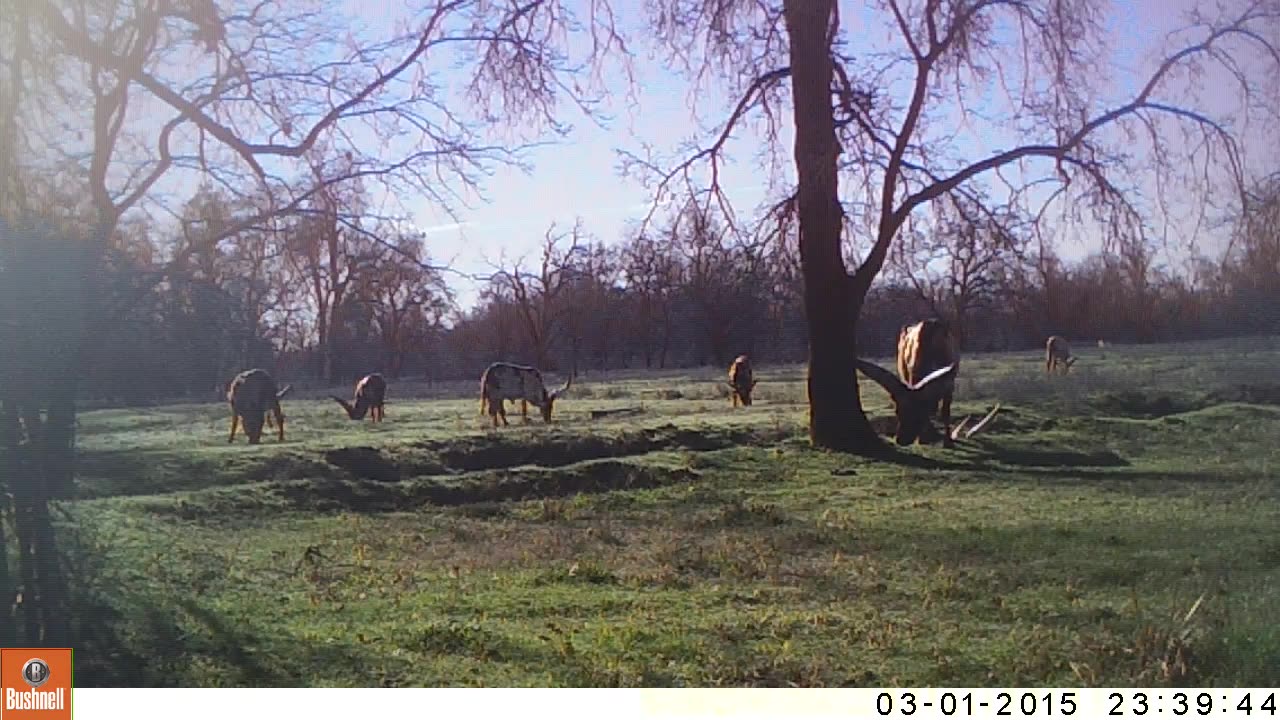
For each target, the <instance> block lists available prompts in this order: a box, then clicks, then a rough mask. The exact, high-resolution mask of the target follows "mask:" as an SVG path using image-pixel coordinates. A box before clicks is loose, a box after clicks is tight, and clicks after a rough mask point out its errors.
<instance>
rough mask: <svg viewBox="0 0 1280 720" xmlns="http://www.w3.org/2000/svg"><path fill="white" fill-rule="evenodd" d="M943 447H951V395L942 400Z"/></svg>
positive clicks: (948, 394)
mask: <svg viewBox="0 0 1280 720" xmlns="http://www.w3.org/2000/svg"><path fill="white" fill-rule="evenodd" d="M942 433H943V434H942V446H943V447H951V446H952V445H953V443H952V441H951V394H950V393H947V395H946V397H944V398H942Z"/></svg>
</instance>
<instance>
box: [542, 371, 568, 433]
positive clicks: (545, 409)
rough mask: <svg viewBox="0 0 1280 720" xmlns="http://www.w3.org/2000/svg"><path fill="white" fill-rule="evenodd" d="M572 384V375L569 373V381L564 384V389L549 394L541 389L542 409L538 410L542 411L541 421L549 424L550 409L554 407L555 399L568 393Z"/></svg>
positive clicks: (544, 389)
mask: <svg viewBox="0 0 1280 720" xmlns="http://www.w3.org/2000/svg"><path fill="white" fill-rule="evenodd" d="M572 384H573V373H569V380H568V382H566V383H565V384H564V387H562V388H560V389H559V390H552V391H551V392H547V390H546V388H543V390H542V407H541V408H540V409H541V410H542V419H543V421H545V422H551V408H552V406H554V405H555V403H556V399H557V398H559V397H560V396H561V395H564V394H565V393H566V392H568V390H569V386H570V385H572Z"/></svg>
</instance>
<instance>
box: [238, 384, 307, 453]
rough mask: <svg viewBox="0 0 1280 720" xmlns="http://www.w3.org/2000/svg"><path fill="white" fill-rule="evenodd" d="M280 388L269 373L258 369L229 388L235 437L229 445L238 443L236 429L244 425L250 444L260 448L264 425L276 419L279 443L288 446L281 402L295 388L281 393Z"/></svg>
mask: <svg viewBox="0 0 1280 720" xmlns="http://www.w3.org/2000/svg"><path fill="white" fill-rule="evenodd" d="M276 387H277V386H276V381H275V378H273V377H271V375H270V374H269V373H267V371H266V370H260V369H257V368H255V369H253V370H245V371H244V372H242V373H240V374H239V375H237V376H235V378H234V379H233V380H232V381H231V383H230V384H229V385H228V386H227V402H228V403H230V404H231V436H230V437H228V438H227V442H228V443H233V442H235V441H236V425H237V423H238V422H243V423H244V434H245V435H246V436H248V438H249V444H250V445H257V444H258V443H259V442H260V441H261V440H262V426H263V423H264V421H265V422H267V423H268V424H269V423H270V418H271V417H272V416H274V417H275V425H276V427H277V428H278V433H279V434H278V437H279V440H280V442H284V412H283V411H282V410H281V409H280V399H281V398H283V397H284V396H285V395H286V394H287V393H288V392H289V391H290V390H291V389H293V386H292V385H285V386H284V388H283V389H280V390H277V389H276ZM268 413H270V415H268Z"/></svg>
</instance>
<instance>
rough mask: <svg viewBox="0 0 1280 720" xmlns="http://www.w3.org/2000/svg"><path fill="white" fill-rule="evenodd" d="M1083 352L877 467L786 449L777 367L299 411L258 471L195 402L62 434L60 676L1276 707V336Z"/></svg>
mask: <svg viewBox="0 0 1280 720" xmlns="http://www.w3.org/2000/svg"><path fill="white" fill-rule="evenodd" d="M1081 355H1082V358H1081V360H1080V361H1079V362H1078V363H1077V364H1076V366H1075V368H1074V371H1073V373H1072V374H1071V375H1070V376H1068V377H1058V378H1051V379H1047V378H1045V377H1044V376H1043V366H1042V356H1041V355H1040V354H1039V353H1031V352H1028V353H1019V354H1003V355H978V356H972V357H966V358H965V360H964V365H963V368H962V371H961V372H962V378H961V382H960V386H959V391H958V395H957V407H956V410H955V412H956V414H957V417H961V416H963V415H964V414H976V413H981V412H983V411H985V410H986V409H987V408H988V407H989V406H990V404H991V403H993V402H995V401H1000V402H1002V403H1003V407H1004V410H1003V411H1002V412H1001V414H1000V416H998V418H997V420H996V422H995V424H994V425H993V426H992V428H991V429H990V431H989V432H987V433H984V434H983V435H980V436H978V437H975V438H974V439H973V441H971V442H969V443H966V444H963V445H961V446H960V447H958V448H956V449H954V450H951V451H948V450H944V449H942V448H939V447H925V448H922V447H914V448H909V449H905V450H899V451H896V452H895V453H893V454H892V455H890V456H889V457H886V458H883V459H878V460H870V459H862V458H853V457H847V456H841V455H836V454H829V453H824V452H818V451H814V450H812V449H810V448H809V447H808V446H807V441H806V440H805V438H804V422H805V407H804V405H803V402H804V384H803V378H804V372H803V368H799V367H782V368H773V367H766V368H761V369H760V370H759V371H758V374H759V375H760V376H761V382H760V385H759V387H758V388H757V398H758V400H757V404H756V405H755V406H754V407H752V408H750V409H743V408H739V409H737V410H732V409H731V408H730V406H729V401H728V395H727V390H725V389H723V384H722V383H721V382H720V381H721V376H722V374H723V373H722V372H720V371H718V370H711V369H708V370H707V371H705V372H699V373H697V374H693V375H690V374H680V373H647V374H646V373H629V374H623V373H619V374H617V375H615V376H612V377H609V378H607V379H602V378H592V377H587V378H581V379H580V380H579V381H578V382H577V383H575V386H574V389H573V391H572V392H571V393H570V394H569V395H568V396H567V397H566V398H565V399H564V400H563V401H562V403H561V404H560V407H558V408H557V418H556V421H555V422H554V423H553V424H552V425H551V426H547V425H544V424H543V423H542V422H541V420H540V419H538V418H536V417H531V422H530V423H529V424H528V425H527V426H525V425H522V424H521V423H520V421H519V419H518V413H517V414H516V415H512V416H511V420H512V427H510V428H504V429H501V430H499V431H496V432H495V431H490V430H488V429H486V428H485V423H486V420H487V418H482V417H480V416H479V415H478V414H477V413H478V399H477V398H476V397H474V391H475V388H474V385H475V383H466V384H459V385H458V387H457V388H456V392H455V393H450V392H449V391H448V390H446V391H438V390H437V391H435V392H434V395H435V396H436V397H433V398H431V399H415V398H414V397H412V396H411V395H413V394H423V395H425V392H421V393H419V390H420V388H415V387H414V386H413V385H412V384H410V383H399V384H393V385H392V388H391V394H390V404H389V405H388V410H387V422H386V423H384V424H383V425H382V426H372V425H370V424H368V423H367V422H366V423H355V422H351V421H349V420H347V419H346V418H345V416H343V415H342V414H341V411H340V409H339V408H338V407H337V405H336V404H335V403H333V402H332V401H326V400H323V399H321V398H322V397H323V395H322V394H321V393H319V392H317V393H315V394H314V395H310V394H308V393H306V392H300V394H299V397H297V398H294V397H290V398H289V399H287V400H286V402H285V411H286V413H287V414H288V425H287V432H288V437H287V438H286V442H285V443H284V444H279V443H276V442H275V440H274V436H272V437H271V438H270V439H267V440H265V441H264V444H262V445H261V446H258V447H249V446H246V445H244V444H243V441H241V442H240V443H237V444H236V445H234V446H228V445H227V443H226V435H225V433H226V432H227V429H228V424H229V418H228V417H227V410H226V408H225V405H224V404H220V403H209V404H206V405H184V406H171V407H163V408H156V409H150V410H146V411H140V410H110V411H98V412H91V413H86V414H84V415H82V416H81V418H80V423H81V431H80V432H81V435H80V438H81V440H80V455H81V457H80V492H81V494H82V498H81V499H79V500H77V501H76V502H73V503H69V504H68V505H67V507H66V510H67V513H66V516H65V521H64V525H63V526H62V528H61V530H60V532H61V533H62V539H61V542H62V544H63V547H64V548H65V549H66V550H67V551H68V553H69V554H70V556H71V559H72V561H73V563H74V569H75V572H76V577H77V578H78V579H79V581H80V583H81V584H80V586H79V587H78V590H77V603H79V608H80V609H79V613H80V615H79V622H80V630H81V631H82V632H83V633H84V634H85V639H84V640H83V641H82V643H81V645H80V646H78V647H77V650H78V652H77V662H78V666H79V667H78V668H77V669H78V670H79V671H80V672H78V673H77V678H78V679H79V680H81V681H82V684H85V685H184V686H227V685H237V686H243V685H307V686H313V685H353V686H377V685H487V686H492V685H521V686H524V685H547V684H550V685H589V686H600V685H604V686H612V685H631V686H633V685H650V686H653V685H662V686H668V685H771V686H779V685H792V684H794V685H802V686H813V685H877V686H879V685H949V686H971V685H990V684H1001V685H1029V686H1046V685H1047V686H1060V685H1070V686H1075V685H1123V686H1130V685H1165V684H1172V685H1255V686H1256V685H1263V684H1270V683H1273V682H1274V680H1275V674H1274V673H1275V668H1276V667H1280V628H1278V626H1277V625H1276V623H1275V618H1277V617H1280V530H1277V528H1280V504H1278V503H1277V502H1276V501H1277V500H1278V499H1280V497H1278V496H1280V486H1278V484H1277V481H1276V474H1277V473H1276V469H1277V468H1280V443H1277V438H1280V406H1278V405H1277V403H1278V402H1280V385H1277V381H1278V376H1277V374H1276V372H1275V371H1274V368H1275V367H1277V366H1278V365H1280V341H1277V340H1276V339H1265V338H1264V339H1257V340H1252V341H1235V342H1230V343H1228V342H1219V343H1206V344H1199V345H1179V346H1162V347H1126V348H1108V349H1107V350H1105V351H1100V350H1096V349H1086V350H1084V351H1083V352H1081ZM864 389H865V391H866V405H867V407H868V408H869V409H870V410H871V412H872V414H873V415H875V416H880V417H883V416H886V415H887V414H888V411H887V399H886V397H885V396H884V394H883V393H882V392H881V391H880V390H879V388H875V387H874V386H869V385H868V384H867V383H864ZM450 395H452V396H450ZM641 406H642V407H643V411H642V412H640V413H638V414H635V415H631V416H614V417H615V419H608V418H605V419H598V420H593V419H591V418H590V414H589V413H590V411H591V410H600V409H609V408H622V407H641ZM1193 608H1194V611H1193Z"/></svg>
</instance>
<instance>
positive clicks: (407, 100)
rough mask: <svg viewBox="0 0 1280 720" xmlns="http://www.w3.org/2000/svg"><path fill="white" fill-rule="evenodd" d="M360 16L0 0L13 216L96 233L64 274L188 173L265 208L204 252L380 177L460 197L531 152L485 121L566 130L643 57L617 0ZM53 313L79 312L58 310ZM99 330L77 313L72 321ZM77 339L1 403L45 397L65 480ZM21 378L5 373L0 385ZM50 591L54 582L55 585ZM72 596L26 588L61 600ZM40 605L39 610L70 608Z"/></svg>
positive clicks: (0, 145) (215, 237)
mask: <svg viewBox="0 0 1280 720" xmlns="http://www.w3.org/2000/svg"><path fill="white" fill-rule="evenodd" d="M353 20H354V19H352V18H343V17H341V15H340V14H339V13H338V12H335V10H334V8H333V7H332V6H331V5H329V4H325V3H320V2H318V1H315V0H285V1H283V2H275V3H258V2H254V1H252V0H229V1H228V2H225V3H217V4H215V2H214V1H213V0H191V1H190V2H162V1H159V0H143V1H140V2H133V3H119V2H115V1H114V0H67V1H66V2H58V3H53V2H35V3H28V2H18V3H11V4H9V5H6V8H5V11H4V12H2V13H0V68H3V70H4V72H0V76H3V79H2V80H0V101H2V102H0V157H3V160H0V176H3V179H0V212H3V213H6V214H10V213H17V212H32V213H37V214H45V215H51V216H55V219H57V220H59V221H64V222H66V223H67V224H68V226H67V227H62V228H55V229H54V231H51V232H70V231H71V230H80V231H82V234H84V235H86V236H87V237H88V239H89V242H87V243H82V244H81V245H82V247H83V251H84V253H85V255H84V257H82V258H81V257H77V258H75V260H74V262H68V263H66V267H69V268H79V269H81V270H83V274H82V275H81V277H88V278H90V279H91V280H92V279H93V278H95V277H97V274H96V273H95V272H94V271H93V270H92V268H94V267H96V266H97V265H98V264H99V263H100V262H101V258H102V256H103V254H104V253H105V252H106V248H107V247H108V243H109V240H110V238H111V237H112V235H113V231H114V229H115V228H116V227H117V226H118V225H119V223H120V222H121V220H122V218H123V217H124V215H125V214H126V213H128V212H130V211H134V210H142V209H144V208H146V209H151V208H158V207H161V206H162V203H159V202H157V201H158V200H159V198H160V197H161V194H160V192H159V190H160V189H161V180H162V179H163V178H166V177H167V176H169V175H170V174H171V173H173V172H174V171H178V172H179V174H180V173H181V172H184V171H185V172H187V173H199V174H200V175H202V176H204V177H205V178H207V179H210V180H211V182H213V183H214V184H215V185H217V186H219V187H221V188H223V189H225V190H228V191H230V192H233V193H236V192H240V193H256V194H263V195H266V196H267V197H268V198H270V200H271V202H269V203H266V204H265V205H264V206H262V207H261V208H260V210H259V211H258V212H254V213H251V214H250V215H249V216H247V217H240V218H237V222H234V223H230V224H228V225H227V226H226V227H225V228H223V230H222V232H221V233H218V234H210V235H208V236H206V237H205V238H204V240H205V241H206V242H207V243H217V242H221V241H222V240H225V239H226V238H231V237H234V236H235V235H236V234H238V233H239V232H240V231H242V230H245V229H248V228H252V227H255V226H258V225H259V224H261V223H262V222H263V221H264V220H268V219H270V218H275V217H280V216H284V215H289V214H291V213H294V212H296V211H298V210H300V209H303V208H306V207H308V205H309V203H311V201H312V199H313V198H315V197H316V196H317V195H318V194H319V193H321V192H322V191H324V189H325V188H327V187H329V186H331V185H334V184H340V183H348V182H350V181H352V180H355V179H362V180H364V181H366V182H368V183H374V182H376V183H379V184H380V185H381V186H382V188H383V190H385V191H386V192H387V194H388V196H389V197H392V198H394V197H398V196H400V195H403V194H405V193H406V191H414V192H415V193H422V194H425V195H426V196H427V197H430V198H432V199H433V200H435V201H436V202H437V203H438V204H441V205H443V206H445V207H452V206H453V205H454V204H455V203H456V202H457V201H458V200H459V199H460V198H461V197H463V195H462V193H463V191H464V190H465V189H467V188H471V189H473V190H474V189H475V188H476V185H477V182H478V180H479V179H480V177H482V175H483V173H484V172H485V171H486V170H487V169H489V168H490V167H492V166H493V165H494V164H498V163H514V164H519V163H520V160H521V158H520V155H519V149H520V148H521V147H522V146H523V143H524V142H525V141H526V140H528V139H529V138H528V135H527V133H520V134H519V135H517V136H516V139H515V140H514V141H513V142H512V143H504V142H494V141H491V140H490V139H489V135H490V131H491V130H493V129H500V130H510V129H523V128H529V129H532V130H533V131H534V132H536V133H537V134H539V135H541V134H544V133H545V131H547V130H551V131H553V132H565V131H566V130H567V127H566V126H563V125H561V124H560V123H558V122H557V121H556V117H555V116H556V114H557V111H558V110H559V106H560V103H561V102H562V101H565V100H568V101H569V102H570V103H571V104H573V105H575V106H576V107H577V108H579V109H580V110H582V111H585V112H586V113H588V114H589V115H593V114H594V112H595V110H594V106H593V103H594V102H595V100H596V98H597V96H598V94H599V93H598V89H599V87H600V86H601V85H602V81H603V74H602V69H603V67H604V66H603V64H602V62H603V59H604V58H605V57H609V56H612V57H615V58H619V59H621V60H622V61H623V63H624V67H625V63H626V60H627V57H628V53H629V51H628V49H627V48H626V47H625V46H623V45H622V44H621V40H620V38H619V36H618V34H617V33H616V31H615V29H614V27H613V16H612V14H611V12H610V11H609V8H608V7H607V6H606V5H604V4H597V3H592V4H591V6H590V7H589V15H588V16H587V17H582V14H581V13H579V12H575V9H574V8H570V7H568V3H567V2H561V1H560V0H533V1H531V2H528V3H494V2H489V1H488V0H430V1H429V2H427V3H426V4H425V5H424V6H422V7H421V8H419V9H415V10H414V11H412V12H411V13H410V16H409V17H407V18H406V19H405V22H403V23H402V24H400V25H399V26H398V27H397V29H396V30H394V31H393V33H392V36H391V37H372V36H371V33H369V32H368V31H362V32H353V31H352V21H353ZM583 35H587V36H589V38H590V40H591V42H590V43H588V44H587V45H588V48H587V50H586V51H585V53H583V52H577V51H576V49H575V48H574V47H571V44H570V38H574V37H581V36H583ZM451 88H452V89H456V90H457V91H456V92H450V89H451ZM459 95H461V100H462V102H455V100H458V99H459V98H458V96H459ZM50 118H61V119H67V121H66V122H65V123H64V124H55V123H51V122H49V119H50ZM317 149H322V150H324V154H325V155H326V156H330V157H344V158H345V160H346V162H345V163H342V164H338V165H334V166H332V169H334V170H335V173H336V174H334V175H324V176H322V177H318V178H315V181H314V182H308V183H305V184H303V185H301V186H298V185H297V184H295V183H293V182H290V181H289V180H286V179H285V178H286V177H287V176H288V175H289V173H290V172H292V171H296V170H297V169H298V168H299V166H300V165H301V164H305V161H306V160H307V159H308V156H309V155H310V154H311V153H313V152H314V151H316V150H317ZM23 224H24V226H25V225H26V223H25V221H24V223H23ZM22 232H23V233H24V234H27V233H26V230H25V229H24V230H22ZM47 235H48V233H44V234H42V235H41V236H42V237H44V236H47ZM170 269H172V266H170V267H169V268H164V269H162V270H161V271H159V272H156V273H155V274H154V278H153V279H154V282H156V283H159V282H160V281H161V279H162V278H163V277H165V276H166V275H167V271H168V270H170ZM77 293H78V294H77V296H81V297H82V298H83V303H82V304H80V305H78V306H77V309H76V312H84V313H101V312H104V308H103V307H102V304H101V303H100V302H99V297H100V295H101V290H100V288H97V287H96V286H94V285H93V282H92V281H91V282H90V283H88V284H87V285H85V286H84V287H81V288H77ZM53 317H64V318H65V317H68V315H67V314H66V310H65V308H63V314H62V315H57V314H56V313H55V314H54V316H53ZM95 322H96V317H94V318H87V319H86V318H85V317H77V319H76V321H75V323H72V325H74V326H77V327H81V328H83V327H86V326H87V327H94V326H95ZM75 349H76V348H75V347H72V348H70V350H69V351H68V352H66V353H63V355H62V356H61V358H62V362H61V364H60V365H55V366H47V367H46V368H45V377H44V379H43V380H42V382H45V383H47V388H46V392H41V393H34V394H32V395H29V396H24V397H25V398H26V399H23V400H21V401H20V400H19V399H18V398H17V397H16V396H7V397H5V398H4V400H3V401H4V403H5V406H6V407H7V408H8V407H17V405H16V404H17V403H19V402H23V403H31V402H34V403H38V404H39V406H40V407H43V408H44V409H45V410H47V413H46V414H45V415H44V417H45V418H46V419H45V420H44V423H45V424H46V425H47V426H48V432H39V433H37V434H38V435H39V437H40V438H41V443H44V444H42V445H40V447H42V448H43V450H42V452H44V454H43V455H42V456H41V457H44V458H46V459H47V460H48V461H47V462H44V461H42V462H44V464H43V465H41V466H40V467H42V468H45V469H48V470H49V471H50V472H52V471H53V469H54V468H56V469H57V471H58V472H65V473H67V477H68V478H69V473H70V468H71V465H70V462H69V458H70V457H71V448H72V446H73V443H74V434H73V432H72V430H73V423H74V418H75V400H74V398H75V392H76V378H77V377H78V376H79V374H80V370H79V367H78V364H79V361H78V357H79V355H78V353H77V352H73V350H75ZM11 379H12V378H9V377H6V378H3V380H5V381H6V382H5V384H4V386H5V387H9V386H10V384H9V383H8V381H9V380H11ZM23 407H25V406H23ZM22 411H23V412H25V411H26V410H22ZM33 417H40V413H38V412H37V413H35V415H33ZM46 439H47V441H46ZM46 451H47V452H46ZM33 477H34V475H33ZM54 485H56V486H57V487H59V488H65V487H69V485H70V483H69V482H61V481H59V482H58V483H55V484H54ZM23 487H24V488H25V487H28V486H27V485H23ZM19 495H20V496H19ZM47 499H48V496H47V494H41V493H36V494H30V493H27V494H23V493H17V494H15V503H14V504H15V512H16V513H18V514H24V513H25V515H24V517H27V516H30V515H31V513H34V512H36V511H37V510H39V509H40V508H44V507H46V505H45V503H46V501H47ZM46 535H49V533H43V531H42V535H41V537H40V538H37V537H34V536H24V537H23V538H22V542H23V547H24V548H25V549H27V550H29V551H30V552H33V553H38V554H41V555H42V557H44V560H43V561H42V562H44V563H45V564H46V566H47V567H49V568H53V569H54V570H56V568H57V560H56V557H54V556H53V555H50V554H49V553H51V552H52V549H51V548H52V546H51V544H50V543H49V542H47V540H48V537H45V536H46ZM51 572H52V571H51ZM56 585H57V582H56V579H50V580H49V584H47V587H48V588H55V586H56ZM63 594H64V593H61V592H60V591H58V590H56V589H49V590H48V591H47V592H45V593H43V595H37V594H34V593H31V592H27V593H25V594H24V595H23V597H24V598H26V599H28V600H29V601H31V602H34V600H30V599H31V598H34V597H37V596H39V597H43V598H44V599H43V600H42V602H47V603H51V605H50V606H51V607H55V608H56V607H57V606H58V602H59V600H58V597H60V596H62V595H63ZM27 609H28V608H27V606H25V605H24V607H23V611H24V613H25V616H26V617H28V618H35V617H37V616H40V617H47V618H54V619H55V620H56V618H58V617H60V616H61V615H59V613H58V612H56V611H55V612H52V613H51V614H48V615H41V614H40V612H39V611H38V609H32V611H31V612H26V611H27ZM64 630H65V625H61V624H58V623H57V622H55V623H54V625H53V626H46V627H44V628H43V630H42V632H43V638H41V637H38V636H35V635H30V636H29V637H27V642H28V643H29V644H35V643H37V642H43V643H45V644H66V643H67V639H66V637H65V632H64ZM28 631H29V632H34V630H32V629H31V628H28Z"/></svg>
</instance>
